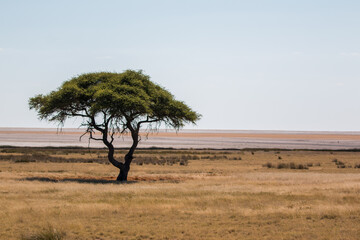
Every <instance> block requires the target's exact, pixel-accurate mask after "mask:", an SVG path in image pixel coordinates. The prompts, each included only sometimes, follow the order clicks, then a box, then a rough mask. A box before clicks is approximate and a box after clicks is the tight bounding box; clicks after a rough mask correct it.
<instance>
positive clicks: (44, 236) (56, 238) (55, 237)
mask: <svg viewBox="0 0 360 240" xmlns="http://www.w3.org/2000/svg"><path fill="white" fill-rule="evenodd" d="M65 236H66V234H65V232H62V231H58V230H56V229H54V228H53V227H51V226H49V227H47V228H45V229H43V230H41V231H39V232H37V233H34V234H31V235H29V236H21V239H22V240H62V239H64V238H65Z"/></svg>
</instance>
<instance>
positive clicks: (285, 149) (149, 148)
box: [0, 145, 360, 153]
mask: <svg viewBox="0 0 360 240" xmlns="http://www.w3.org/2000/svg"><path fill="white" fill-rule="evenodd" d="M3 148H13V149H45V150H46V149H65V150H87V151H89V150H106V148H94V147H89V148H88V147H79V146H65V147H51V146H48V147H19V146H11V145H0V149H3ZM116 149H117V150H119V151H123V150H128V148H126V147H120V148H116ZM137 150H142V151H147V150H149V151H153V150H170V151H189V150H195V151H264V152H268V151H295V152H296V151H306V152H360V146H359V148H350V149H306V148H304V149H302V148H299V149H291V148H171V147H164V148H163V147H147V148H137ZM173 153H175V152H173Z"/></svg>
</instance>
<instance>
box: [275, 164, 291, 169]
mask: <svg viewBox="0 0 360 240" xmlns="http://www.w3.org/2000/svg"><path fill="white" fill-rule="evenodd" d="M277 168H278V169H282V168H289V164H286V163H279V164H278V165H277Z"/></svg>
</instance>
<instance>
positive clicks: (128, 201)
mask: <svg viewBox="0 0 360 240" xmlns="http://www.w3.org/2000/svg"><path fill="white" fill-rule="evenodd" d="M0 150H1V149H0ZM25 150H26V151H29V149H25ZM25 150H23V149H17V150H16V151H13V152H11V151H10V152H9V151H0V152H1V153H0V156H5V155H9V154H13V155H21V151H25ZM34 151H36V150H34ZM38 151H41V152H44V151H45V150H41V149H40V150H38ZM66 151H67V150H66V149H65V150H64V149H62V150H61V151H60V150H59V151H58V150H57V152H55V150H53V151H52V152H51V151H50V152H49V153H48V154H49V155H56V156H61V157H64V158H84V159H86V158H92V157H94V155H95V156H98V157H101V156H102V155H104V154H105V152H104V151H98V152H96V151H97V150H94V151H95V153H94V151H93V152H92V153H89V152H86V151H83V150H81V151H80V150H79V152H77V150H71V151H69V152H66ZM100 155H101V156H100ZM35 156H36V155H35ZM137 156H138V157H141V156H143V157H144V156H148V157H153V158H157V159H160V157H161V156H167V157H176V156H180V157H179V158H181V157H182V156H190V157H188V158H190V159H189V160H188V161H187V162H186V164H187V165H186V164H184V165H180V164H172V165H168V164H164V165H156V164H155V163H154V164H143V165H137V164H133V165H132V169H131V171H130V176H129V180H130V181H129V182H128V183H122V184H119V183H116V182H115V181H113V180H114V179H115V178H116V176H117V172H116V169H115V168H114V167H112V166H111V165H108V164H102V163H97V162H91V163H86V162H76V163H72V162H61V161H59V162H46V161H37V162H21V161H17V162H16V161H11V160H1V161H0V206H1V210H0V226H1V227H0V236H1V237H0V238H1V239H35V238H34V237H35V236H36V234H40V233H41V232H42V231H46V229H52V231H58V232H61V233H64V234H65V236H64V238H63V239H359V236H360V223H359V222H360V197H359V196H360V195H359V194H360V169H359V168H354V166H356V165H357V164H360V152H341V151H333V152H330V151H282V150H281V151H279V150H266V151H264V150H256V151H255V150H243V151H235V150H229V151H225V150H181V151H180V150H139V151H138V152H137ZM195 156H197V157H195ZM214 156H215V157H214ZM183 158H185V157H183ZM191 158H194V159H191ZM234 159H236V160H234ZM240 159H241V160H240ZM334 159H336V161H335V160H334ZM291 162H293V163H294V164H303V165H306V166H309V167H308V169H284V168H281V169H278V168H277V167H275V168H267V167H266V166H265V164H267V163H272V164H273V165H274V166H277V164H279V163H291ZM336 162H343V165H344V166H345V167H344V168H339V167H338V165H336ZM55 229H56V230H55ZM31 237H33V238H31Z"/></svg>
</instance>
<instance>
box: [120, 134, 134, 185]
mask: <svg viewBox="0 0 360 240" xmlns="http://www.w3.org/2000/svg"><path fill="white" fill-rule="evenodd" d="M131 137H132V140H133V144H132V146H131V148H130V149H129V152H128V153H127V154H126V155H125V158H124V159H125V163H124V164H123V165H122V167H121V168H120V173H119V175H118V177H117V179H116V180H117V181H124V182H126V181H127V177H128V173H129V171H130V164H131V162H132V160H133V158H134V157H133V155H134V152H135V149H136V147H137V145H138V143H139V131H138V129H136V130H135V129H131Z"/></svg>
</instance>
